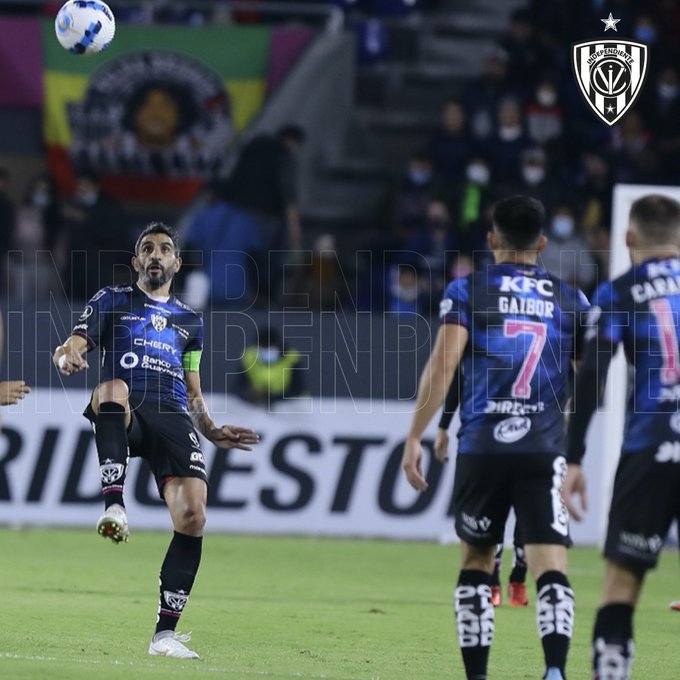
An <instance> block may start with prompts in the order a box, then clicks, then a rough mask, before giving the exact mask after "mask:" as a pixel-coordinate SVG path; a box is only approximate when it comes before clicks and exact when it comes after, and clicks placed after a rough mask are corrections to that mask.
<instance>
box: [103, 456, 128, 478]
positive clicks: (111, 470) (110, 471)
mask: <svg viewBox="0 0 680 680" xmlns="http://www.w3.org/2000/svg"><path fill="white" fill-rule="evenodd" d="M124 470H125V466H124V465H121V464H120V463H114V462H113V461H112V460H111V459H110V458H107V459H106V460H105V461H104V465H100V466H99V474H100V475H101V478H102V482H104V484H113V482H115V481H117V480H119V479H120V478H121V477H122V476H123V471H124Z"/></svg>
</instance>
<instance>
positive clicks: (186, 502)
mask: <svg viewBox="0 0 680 680" xmlns="http://www.w3.org/2000/svg"><path fill="white" fill-rule="evenodd" d="M181 263H182V261H181V258H180V257H179V249H178V247H177V241H176V239H175V237H174V234H173V232H172V230H171V229H170V228H169V227H167V226H165V225H164V224H162V223H159V222H155V223H152V224H150V225H149V226H148V227H147V228H146V229H145V230H144V231H143V232H142V234H141V235H140V237H139V239H138V240H137V243H136V244H135V256H134V257H133V258H132V266H133V267H134V269H135V271H136V272H137V274H138V280H137V282H136V283H135V284H134V285H131V286H121V287H109V288H103V289H102V290H100V291H99V292H98V293H97V294H96V295H94V297H92V299H91V300H90V301H89V302H88V304H87V306H86V307H85V311H84V312H83V313H82V315H81V316H80V319H79V320H78V323H77V324H76V326H75V327H74V329H73V331H72V334H71V335H70V336H69V338H68V339H67V340H66V342H64V344H63V345H60V346H59V347H57V349H56V350H55V352H54V357H53V360H54V363H55V365H56V366H57V367H58V368H59V370H60V371H61V373H63V374H64V375H71V374H73V373H76V372H77V371H80V370H83V369H85V368H88V363H87V361H86V359H85V357H84V356H83V355H84V354H85V352H87V351H90V350H92V349H94V348H99V349H100V359H101V364H100V369H99V372H100V382H99V384H98V385H97V387H96V388H95V389H94V391H93V393H92V398H91V401H90V403H89V404H88V406H87V409H86V411H85V414H84V415H85V416H86V417H87V418H88V419H89V420H90V421H91V422H92V426H93V429H94V431H95V441H96V444H97V452H98V454H99V463H100V474H101V483H102V492H103V495H104V504H105V511H104V514H103V515H102V516H101V518H100V519H99V522H98V523H97V530H98V531H99V533H100V534H101V535H103V536H105V537H108V538H110V539H111V540H113V541H114V543H119V542H121V541H126V540H127V538H128V524H127V517H126V513H125V506H124V503H123V486H124V483H125V472H126V468H127V461H128V452H129V453H130V454H131V455H137V456H142V457H143V458H145V459H146V461H147V462H148V463H149V465H150V467H151V469H152V471H153V474H154V476H155V478H156V484H157V485H158V489H159V493H160V495H161V497H162V498H163V499H164V500H165V503H166V505H167V506H168V510H169V511H170V516H171V518H172V523H173V527H174V530H175V531H174V535H173V538H172V541H171V542H170V547H169V548H168V552H167V554H166V556H165V560H164V562H163V565H162V567H161V573H160V598H159V605H158V616H157V621H156V632H155V634H154V636H153V638H152V640H151V643H150V645H149V654H150V655H152V656H174V657H180V658H187V659H193V658H198V655H197V654H196V653H195V652H194V651H192V650H190V649H188V648H187V647H186V646H185V645H184V644H183V643H184V642H186V641H187V640H188V636H186V635H180V634H179V633H176V632H175V627H176V625H177V621H178V619H179V617H180V615H181V613H182V610H183V609H184V606H185V604H186V602H187V599H188V597H189V593H190V591H191V587H192V585H193V582H194V578H195V576H196V572H197V571H198V566H199V563H200V559H201V550H202V540H203V539H202V536H203V527H204V525H205V512H206V500H207V479H206V471H205V464H204V460H203V454H202V452H201V447H200V441H199V439H198V436H197V434H196V430H198V431H199V432H200V433H201V434H203V435H204V436H205V437H206V439H208V441H211V442H212V443H213V444H214V445H215V446H217V447H218V448H223V449H227V448H240V449H244V450H246V451H249V450H250V446H249V445H250V444H253V443H256V442H257V441H258V436H257V435H256V434H255V433H254V432H253V431H252V430H248V429H245V428H241V427H233V426H229V427H227V426H224V427H218V426H216V425H215V423H214V422H213V421H212V419H211V417H210V414H209V413H208V409H207V408H206V405H205V402H204V400H203V396H202V393H201V383H200V375H199V362H200V356H201V350H202V349H203V322H202V319H201V317H200V316H199V315H198V314H197V313H196V312H194V311H193V310H191V309H190V308H189V307H187V306H186V305H184V304H183V303H182V302H180V301H179V300H177V299H176V298H175V297H174V296H172V295H171V294H170V286H171V283H172V279H173V276H174V275H175V274H176V273H177V271H178V270H179V268H180V266H181Z"/></svg>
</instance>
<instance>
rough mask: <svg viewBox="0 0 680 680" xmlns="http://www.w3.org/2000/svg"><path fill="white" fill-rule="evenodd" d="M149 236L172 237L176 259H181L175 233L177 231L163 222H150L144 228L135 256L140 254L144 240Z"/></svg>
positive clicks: (136, 244) (137, 242)
mask: <svg viewBox="0 0 680 680" xmlns="http://www.w3.org/2000/svg"><path fill="white" fill-rule="evenodd" d="M149 234H165V235H166V236H168V237H170V240H171V241H172V244H173V245H174V246H175V257H179V246H178V245H177V234H176V233H175V230H174V229H173V228H172V227H169V226H168V225H167V224H164V223H163V222H149V224H147V225H146V227H144V231H142V233H141V234H140V235H139V238H138V239H137V241H136V243H135V255H138V254H139V246H140V245H141V244H142V241H143V240H144V238H145V237H146V236H148V235H149Z"/></svg>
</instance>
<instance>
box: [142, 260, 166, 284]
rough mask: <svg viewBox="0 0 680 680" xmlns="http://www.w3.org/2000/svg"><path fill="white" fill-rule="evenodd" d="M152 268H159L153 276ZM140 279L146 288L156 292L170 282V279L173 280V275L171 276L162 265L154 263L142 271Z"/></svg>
mask: <svg viewBox="0 0 680 680" xmlns="http://www.w3.org/2000/svg"><path fill="white" fill-rule="evenodd" d="M150 267H157V268H158V271H157V272H154V273H153V274H152V273H150V272H149V268H150ZM140 279H141V280H142V283H143V284H144V285H145V286H147V287H148V288H151V289H152V290H156V289H158V288H161V287H163V286H164V285H165V284H166V283H167V282H168V281H170V279H172V274H170V273H169V272H168V271H167V270H166V269H165V268H164V267H163V266H162V265H160V264H158V263H157V262H154V263H152V264H150V265H148V266H147V267H145V268H144V269H142V271H141V272H140Z"/></svg>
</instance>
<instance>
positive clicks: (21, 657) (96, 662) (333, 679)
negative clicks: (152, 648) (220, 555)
mask: <svg viewBox="0 0 680 680" xmlns="http://www.w3.org/2000/svg"><path fill="white" fill-rule="evenodd" d="M0 659H14V660H16V661H47V662H53V661H59V662H61V663H81V664H91V665H93V666H133V667H138V668H163V669H165V670H168V669H169V668H170V667H169V666H167V665H165V664H159V663H154V662H152V661H150V662H148V663H147V662H139V661H119V660H118V659H112V660H111V661H102V660H101V659H80V658H72V659H69V658H60V657H57V656H33V655H25V654H12V653H11V652H0ZM172 668H173V670H174V669H177V670H192V671H196V672H198V673H235V674H238V675H241V676H243V675H252V676H256V677H261V678H285V677H289V678H309V680H348V679H346V678H341V677H340V676H337V675H335V676H334V675H307V674H306V673H272V672H270V671H254V670H244V669H242V668H214V667H211V666H202V665H201V662H200V661H198V662H197V663H196V664H192V665H190V666H187V665H186V664H177V665H176V666H172ZM371 680H380V679H379V678H376V677H374V678H372V679H371Z"/></svg>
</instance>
